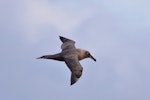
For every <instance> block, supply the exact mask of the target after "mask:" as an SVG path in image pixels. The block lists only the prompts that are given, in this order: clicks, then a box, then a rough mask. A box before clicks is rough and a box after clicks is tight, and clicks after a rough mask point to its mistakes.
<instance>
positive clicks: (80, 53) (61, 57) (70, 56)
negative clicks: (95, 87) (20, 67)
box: [37, 36, 96, 85]
mask: <svg viewBox="0 0 150 100" xmlns="http://www.w3.org/2000/svg"><path fill="white" fill-rule="evenodd" d="M59 37H60V40H61V41H62V42H63V44H62V45H61V49H62V51H61V53H58V54H54V55H44V56H41V57H39V58H37V59H53V60H58V61H64V62H65V63H66V65H67V66H68V68H69V69H70V71H71V85H73V84H74V83H76V82H77V80H78V79H79V78H80V77H81V75H82V70H83V68H82V66H81V64H80V63H79V60H82V59H85V58H92V59H93V60H94V61H96V59H95V58H94V57H93V56H92V55H91V54H90V53H89V52H88V51H86V50H82V49H76V47H75V41H73V40H71V39H68V38H65V37H62V36H59Z"/></svg>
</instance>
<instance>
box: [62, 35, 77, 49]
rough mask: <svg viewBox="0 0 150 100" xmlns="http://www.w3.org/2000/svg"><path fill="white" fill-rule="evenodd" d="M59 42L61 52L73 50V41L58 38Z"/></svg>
mask: <svg viewBox="0 0 150 100" xmlns="http://www.w3.org/2000/svg"><path fill="white" fill-rule="evenodd" d="M59 37H60V40H61V41H62V42H63V44H62V45H61V49H62V51H64V50H69V49H75V41H73V40H70V39H67V38H65V37H62V36H59Z"/></svg>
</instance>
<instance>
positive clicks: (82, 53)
mask: <svg viewBox="0 0 150 100" xmlns="http://www.w3.org/2000/svg"><path fill="white" fill-rule="evenodd" d="M77 52H78V59H79V60H82V59H84V58H86V56H85V52H86V50H83V49H77Z"/></svg>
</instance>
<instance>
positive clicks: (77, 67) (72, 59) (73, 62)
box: [65, 54, 83, 85]
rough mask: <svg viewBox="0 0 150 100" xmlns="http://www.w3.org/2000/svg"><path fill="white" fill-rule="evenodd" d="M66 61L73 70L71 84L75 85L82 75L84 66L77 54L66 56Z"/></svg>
mask: <svg viewBox="0 0 150 100" xmlns="http://www.w3.org/2000/svg"><path fill="white" fill-rule="evenodd" d="M65 63H66V65H67V66H68V68H69V69H70V71H71V85H73V84H74V83H76V82H77V81H78V79H79V78H80V77H81V75H82V70H83V68H82V66H81V64H80V63H79V60H78V57H77V55H75V54H72V55H69V56H67V57H65Z"/></svg>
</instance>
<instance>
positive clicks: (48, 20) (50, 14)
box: [22, 0, 95, 41]
mask: <svg viewBox="0 0 150 100" xmlns="http://www.w3.org/2000/svg"><path fill="white" fill-rule="evenodd" d="M24 7H25V9H24V12H23V16H22V18H23V19H22V20H23V21H24V24H25V27H26V31H27V32H26V35H27V37H28V38H31V39H30V40H33V41H36V39H37V38H38V37H39V36H40V34H43V33H39V32H38V31H40V29H41V30H42V27H43V26H45V25H48V26H49V27H50V28H53V29H54V30H57V32H58V33H53V34H60V33H62V34H68V33H72V32H73V31H74V30H75V29H76V28H77V27H79V26H80V24H81V23H82V22H83V21H84V20H86V19H88V18H90V17H91V16H93V13H94V12H95V11H94V9H92V8H89V7H88V6H86V5H85V6H84V7H82V8H81V9H80V10H75V9H73V10H70V9H72V8H71V7H68V6H65V5H61V4H52V3H51V2H47V0H26V1H24Z"/></svg>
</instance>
